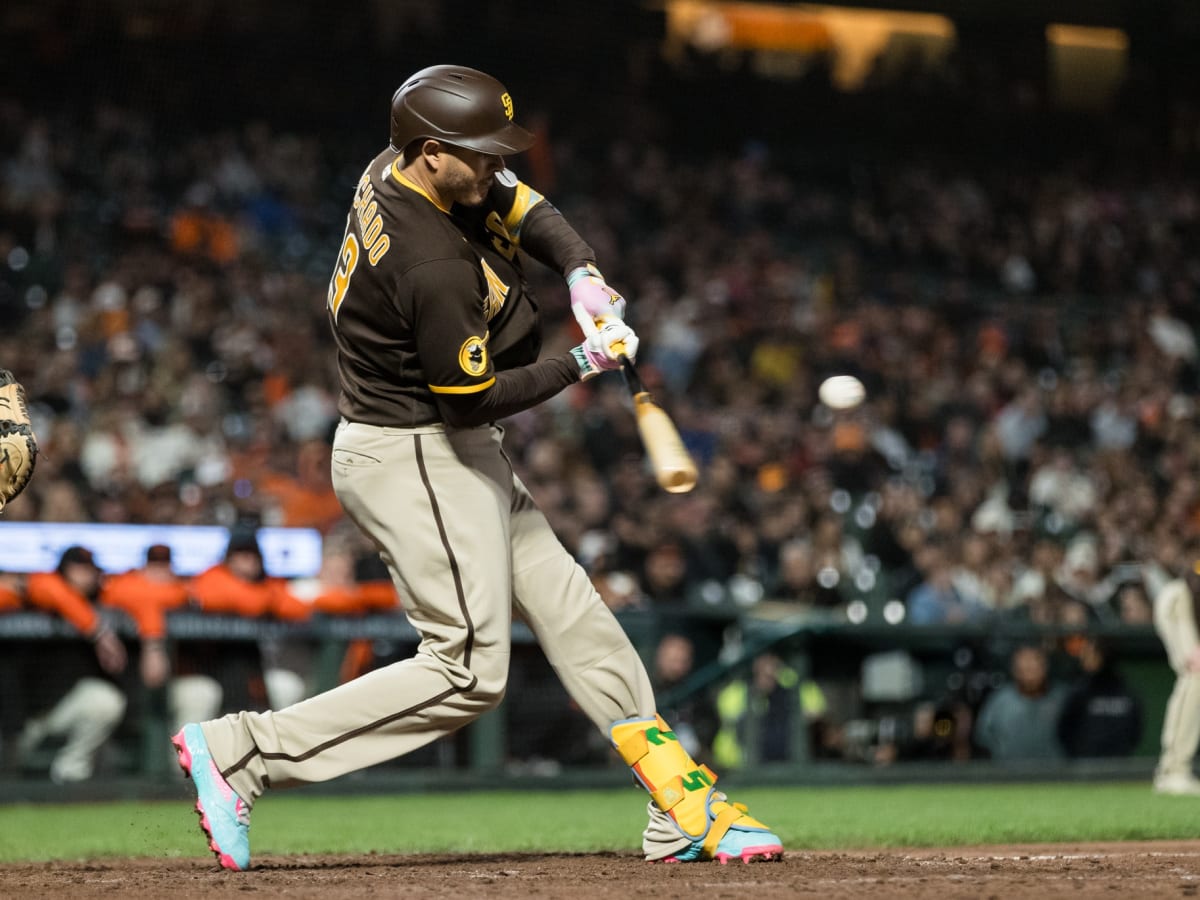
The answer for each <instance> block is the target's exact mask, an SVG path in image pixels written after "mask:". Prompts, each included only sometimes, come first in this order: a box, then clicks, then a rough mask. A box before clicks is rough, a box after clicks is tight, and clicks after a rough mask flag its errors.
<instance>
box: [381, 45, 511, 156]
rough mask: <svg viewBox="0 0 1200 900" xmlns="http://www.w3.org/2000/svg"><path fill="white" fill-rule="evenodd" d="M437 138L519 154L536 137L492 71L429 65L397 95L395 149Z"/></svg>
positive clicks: (482, 149) (483, 149) (394, 103)
mask: <svg viewBox="0 0 1200 900" xmlns="http://www.w3.org/2000/svg"><path fill="white" fill-rule="evenodd" d="M418 138H434V139H435V140H439V141H445V142H446V143H447V144H453V145H454V146H456V147H466V148H468V149H470V150H478V151H480V152H481V153H494V154H496V155H498V156H499V155H503V154H505V153H520V152H521V151H522V150H528V149H529V148H530V147H531V146H532V145H533V142H534V137H533V135H532V134H530V133H529V132H528V131H526V130H525V129H524V128H522V127H521V126H520V125H517V124H516V123H515V122H513V102H512V97H511V96H509V93H508V91H507V90H506V89H505V87H504V85H502V84H501V83H500V82H499V81H497V80H496V79H495V78H493V77H492V76H491V75H486V74H484V73H483V72H480V71H477V70H476V69H468V68H467V67H465V66H430V67H429V68H428V69H422V70H421V71H420V72H417V73H416V74H415V75H413V76H411V77H410V78H409V79H408V80H407V81H405V82H404V84H402V85H400V90H398V91H396V93H395V96H393V97H392V149H393V150H395V151H397V152H400V151H402V150H404V148H405V147H407V146H408V145H409V144H410V143H412V142H413V141H415V140H417V139H418Z"/></svg>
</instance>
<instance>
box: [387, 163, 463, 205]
mask: <svg viewBox="0 0 1200 900" xmlns="http://www.w3.org/2000/svg"><path fill="white" fill-rule="evenodd" d="M392 174H393V175H395V176H396V180H397V181H398V182H400V183H401V184H402V185H404V186H405V187H406V188H408V189H409V190H410V191H416V192H417V193H418V194H420V195H421V196H422V197H424V198H425V199H426V200H428V201H429V202H430V203H432V204H433V205H434V206H436V207H437V208H438V209H440V210H441V211H442V212H444V213H446V214H447V215H449V214H450V210H449V209H447V208H446V207H444V206H442V204H440V203H438V202H437V201H436V200H434V199H433V198H432V197H430V196H429V194H427V193H426V192H425V189H424V188H422V187H420V186H418V185H417V183H416V182H414V181H413V180H412V179H410V178H408V177H407V176H405V175H403V174H402V173H401V172H400V157H396V159H395V160H394V161H393V162H392Z"/></svg>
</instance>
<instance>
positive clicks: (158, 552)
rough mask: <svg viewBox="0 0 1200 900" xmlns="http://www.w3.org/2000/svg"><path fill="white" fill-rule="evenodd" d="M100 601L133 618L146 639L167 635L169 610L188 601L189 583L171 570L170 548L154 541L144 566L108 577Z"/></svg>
mask: <svg viewBox="0 0 1200 900" xmlns="http://www.w3.org/2000/svg"><path fill="white" fill-rule="evenodd" d="M100 602H101V603H102V604H103V605H105V606H110V607H112V608H114V609H119V610H121V611H122V612H124V613H126V614H127V615H128V616H129V617H130V618H131V619H133V621H134V622H135V623H136V624H137V629H138V634H139V635H141V637H142V638H143V639H146V640H158V639H161V638H162V637H164V636H165V633H166V613H167V612H168V611H169V610H172V609H178V608H180V607H182V606H186V605H187V602H188V592H187V585H186V584H185V583H184V582H183V581H182V580H181V579H180V578H178V577H177V576H176V575H175V572H174V571H173V570H172V569H171V548H170V547H168V546H166V545H165V544H155V545H153V546H151V547H150V548H148V549H147V551H146V565H145V567H144V568H141V569H131V570H129V571H128V572H124V573H122V574H120V575H113V576H111V577H109V578H108V579H106V580H105V582H104V587H103V588H101V590H100Z"/></svg>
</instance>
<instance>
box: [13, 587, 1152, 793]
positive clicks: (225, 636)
mask: <svg viewBox="0 0 1200 900" xmlns="http://www.w3.org/2000/svg"><path fill="white" fill-rule="evenodd" d="M104 615H105V616H106V617H108V619H109V621H110V623H111V624H112V625H113V626H114V628H115V629H116V630H117V631H118V632H119V633H121V634H122V635H123V636H125V637H126V639H128V640H131V641H132V640H133V638H134V634H135V631H134V628H133V626H132V623H131V622H130V621H129V620H128V619H126V618H125V617H124V616H122V615H121V614H120V613H114V612H113V611H111V610H108V611H105V613H104ZM618 617H619V618H620V619H621V621H622V624H623V625H624V627H625V628H626V630H627V632H628V633H629V634H630V636H631V638H632V639H633V640H634V643H635V646H637V648H638V650H639V652H640V653H641V654H642V655H643V658H644V659H645V660H646V662H647V665H648V666H651V665H652V663H653V654H654V648H655V646H656V644H657V642H658V640H659V639H660V638H661V637H662V636H663V635H664V634H666V633H668V632H684V633H687V632H690V633H691V635H692V636H694V637H695V639H696V643H697V646H698V647H701V648H703V647H706V646H708V647H712V646H716V641H717V640H718V638H719V640H720V641H721V646H722V649H721V651H720V652H703V653H701V654H700V655H699V656H698V659H699V660H700V664H699V665H697V666H696V668H695V669H694V670H693V672H692V674H691V675H690V676H689V677H687V678H685V679H684V680H683V681H681V682H679V683H677V684H675V685H673V686H671V687H668V688H665V689H661V690H660V692H659V695H658V699H659V707H660V709H663V710H674V709H678V708H683V707H685V706H686V704H687V702H688V700H689V699H690V698H693V697H697V696H702V695H709V696H712V695H713V694H715V693H716V692H717V691H719V690H720V689H721V688H722V686H724V685H727V684H729V683H730V682H731V681H733V680H736V679H745V678H747V677H748V676H749V672H750V668H751V666H752V664H753V660H754V659H755V658H756V657H757V656H758V655H760V654H762V653H765V652H772V653H775V654H777V655H779V657H780V658H781V659H783V660H784V661H785V662H786V664H787V665H788V666H789V667H790V668H791V669H792V670H793V671H794V672H796V673H797V674H798V676H799V677H801V678H804V679H808V678H812V679H815V680H818V681H823V682H824V683H826V684H837V683H844V684H847V685H849V686H850V688H849V689H850V690H851V692H853V691H854V689H855V685H856V683H857V684H858V685H859V686H861V682H862V678H863V671H864V662H865V661H867V660H873V659H877V658H880V657H881V656H885V657H889V658H894V657H895V655H896V654H900V655H901V656H902V658H904V659H906V660H907V661H908V663H909V669H908V670H907V671H908V672H909V673H910V674H911V672H912V671H916V672H918V673H919V675H920V678H919V681H920V682H921V684H920V685H919V688H918V690H917V693H918V694H919V695H920V697H918V698H913V699H920V698H922V697H923V698H924V699H926V700H929V699H934V700H937V699H938V698H939V697H940V696H942V695H947V694H953V693H954V692H960V693H966V692H969V691H970V690H971V689H972V685H973V684H974V686H975V687H976V688H980V687H981V686H982V689H984V690H986V689H987V688H988V687H989V686H994V685H995V684H996V683H998V681H999V680H1000V679H1002V678H1003V673H1004V671H1005V669H1006V660H1007V658H1008V655H1009V654H1010V653H1011V651H1012V649H1013V648H1015V647H1016V646H1017V645H1019V644H1021V643H1026V642H1040V643H1042V644H1043V645H1053V644H1056V643H1060V642H1062V641H1065V640H1068V639H1070V638H1071V637H1073V636H1077V635H1078V634H1079V633H1080V632H1079V629H1063V628H1055V627H1044V626H1035V625H1031V624H1028V623H1013V622H992V623H989V624H986V625H982V624H981V625H974V626H910V625H906V624H904V623H900V624H895V625H891V624H887V623H884V622H879V621H869V622H862V623H857V624H856V623H851V622H849V621H847V620H846V619H845V618H844V617H839V616H837V615H833V614H828V615H824V616H815V617H814V616H812V615H805V616H793V617H790V618H784V619H778V618H770V619H768V618H763V617H760V616H756V615H753V614H750V613H742V614H738V615H733V614H723V613H721V612H718V611H710V612H709V613H708V614H707V615H704V614H695V613H691V614H689V613H684V612H655V611H646V610H637V611H629V612H624V613H620V614H619V616H618ZM1087 633H1088V634H1091V635H1093V636H1096V637H1100V638H1101V639H1102V640H1103V641H1104V643H1105V645H1106V647H1107V648H1108V651H1109V652H1110V653H1111V654H1112V656H1113V658H1114V659H1115V660H1117V663H1118V666H1119V668H1120V671H1121V673H1122V675H1123V677H1124V678H1125V679H1126V681H1127V682H1128V684H1129V685H1130V687H1131V689H1132V690H1134V691H1135V692H1136V693H1137V694H1138V695H1139V696H1140V698H1141V700H1142V710H1143V716H1144V718H1143V728H1142V740H1141V743H1140V744H1139V746H1138V748H1137V750H1136V752H1135V753H1134V754H1133V756H1134V757H1135V759H1134V760H1133V761H1132V763H1131V764H1130V766H1129V769H1130V771H1136V772H1138V773H1139V774H1140V773H1141V770H1143V769H1145V768H1146V767H1147V766H1148V764H1149V761H1150V760H1152V757H1153V756H1154V754H1155V753H1156V752H1157V738H1158V733H1159V731H1160V730H1161V723H1162V714H1163V709H1164V707H1165V703H1166V698H1167V696H1168V695H1169V693H1170V690H1171V687H1172V685H1173V682H1174V676H1173V673H1172V672H1171V670H1170V668H1169V667H1168V665H1167V662H1166V658H1165V654H1164V652H1163V649H1162V646H1161V644H1160V642H1159V641H1158V639H1157V636H1156V635H1155V634H1154V632H1153V629H1152V628H1151V627H1149V626H1126V625H1108V626H1099V627H1096V628H1092V629H1089V630H1088V632H1087ZM79 640H80V638H79V637H78V635H77V633H75V632H74V631H73V629H72V628H71V626H70V625H68V624H66V623H64V622H62V621H61V620H59V619H56V618H54V617H52V616H48V615H45V614H42V613H37V612H16V613H10V614H5V615H0V704H7V703H10V702H12V699H13V692H17V691H28V690H31V689H32V688H33V687H34V686H31V685H29V684H22V683H20V681H19V679H14V677H13V675H12V674H11V672H12V668H11V663H12V661H13V660H15V659H17V658H19V657H20V655H21V654H22V653H23V654H26V658H27V659H28V658H29V655H30V654H32V655H33V657H34V658H35V659H36V657H37V655H38V654H39V648H43V647H46V646H48V642H55V641H79ZM167 640H168V643H169V645H170V647H171V650H172V653H173V655H174V653H175V651H177V650H178V648H179V647H181V646H184V645H191V646H192V647H195V646H201V645H203V646H209V647H214V648H226V649H229V648H234V649H236V648H239V647H241V648H246V647H251V646H254V647H261V646H264V645H267V644H270V643H271V642H281V641H282V642H300V643H302V644H304V645H306V646H307V647H308V649H309V659H310V661H311V672H310V675H311V678H310V688H311V691H312V692H316V691H320V690H324V689H327V688H329V687H332V686H334V685H335V684H337V683H338V681H339V679H340V678H342V677H344V675H345V669H344V663H345V659H346V652H347V648H348V647H350V646H351V644H352V643H353V642H360V641H367V642H371V643H372V644H373V645H375V646H377V647H384V648H388V651H389V652H390V653H392V654H393V655H394V658H402V657H403V656H406V655H409V654H410V653H411V652H412V651H413V650H415V648H416V643H417V634H416V632H415V631H414V629H413V628H412V626H411V625H410V624H409V623H408V621H407V620H406V619H405V617H404V616H403V615H402V614H399V613H397V614H378V615H368V616H361V617H344V618H343V617H332V616H316V617H314V618H313V619H311V620H309V621H306V622H301V623H284V622H277V621H268V620H257V619H245V618H240V617H236V616H214V615H209V614H202V613H196V612H191V611H177V612H173V613H171V614H169V616H168V620H167ZM513 646H514V655H515V657H520V658H521V659H525V660H540V666H533V667H532V668H531V669H530V671H529V672H528V673H526V674H525V675H524V676H523V677H524V680H523V681H521V682H520V687H519V689H515V690H514V688H513V687H510V690H509V694H508V696H507V697H506V699H505V701H504V702H503V703H502V705H501V707H500V708H499V709H497V710H496V711H494V712H492V713H489V714H487V715H485V716H483V717H481V718H480V719H479V720H477V721H476V722H475V723H473V724H472V725H471V726H469V727H468V728H466V729H464V730H463V733H462V734H461V736H460V737H459V739H458V742H457V744H455V745H452V749H451V750H449V751H447V750H446V749H445V748H443V749H441V750H440V751H434V755H432V756H428V757H424V758H422V759H420V760H418V761H417V765H418V766H426V767H433V768H438V769H442V770H447V771H453V772H460V773H462V774H473V775H476V776H479V777H484V778H486V777H487V776H489V775H494V774H496V773H499V772H502V771H504V770H505V767H506V766H509V765H511V763H512V761H513V753H512V747H513V745H514V744H515V743H519V742H521V741H522V740H524V741H525V743H526V744H527V745H528V743H529V741H530V740H532V741H535V742H536V741H537V740H538V735H537V734H536V733H535V734H529V733H527V731H528V729H529V722H530V721H534V722H537V721H538V720H539V718H541V719H547V720H548V721H546V722H545V723H544V724H545V725H547V727H548V730H547V732H546V733H551V732H567V731H571V732H572V733H573V734H575V735H577V736H581V735H582V736H586V735H587V734H588V733H590V732H591V731H593V729H590V726H589V725H588V724H587V723H586V722H585V721H584V720H583V719H582V715H581V714H579V713H578V711H572V710H570V709H569V704H567V703H566V702H560V701H562V698H564V697H565V693H563V692H562V691H561V687H560V686H558V685H557V683H556V682H554V676H553V674H552V672H551V671H550V670H549V668H548V665H546V664H545V663H544V659H543V658H541V657H540V653H539V651H537V649H536V644H535V642H534V638H533V635H532V634H531V632H530V631H529V629H528V628H527V627H525V626H524V625H523V624H521V623H514V625H513ZM385 661H386V660H385ZM913 667H915V668H913ZM33 670H34V671H36V666H34V667H33ZM6 671H7V672H9V674H8V675H5V674H4V672H6ZM21 671H22V672H24V673H26V675H25V676H24V677H26V678H28V674H27V673H28V672H29V671H30V668H29V667H28V666H26V667H25V668H23V669H21ZM893 671H895V670H893ZM552 689H554V690H556V691H557V692H558V693H557V694H555V695H554V696H555V697H557V698H558V699H557V700H554V699H542V698H545V697H550V695H549V694H545V693H543V692H546V691H550V690H552ZM902 694H903V691H899V692H898V693H897V697H896V698H893V699H894V700H895V699H897V698H899V699H900V700H902V699H903V697H902ZM861 700H862V698H861V697H859V698H857V699H856V701H855V702H857V703H859V704H860V705H861V706H862V707H863V709H860V710H859V713H858V714H859V716H860V719H859V720H856V721H864V722H868V723H869V721H870V704H869V703H868V704H862V703H861ZM543 702H544V703H545V711H544V714H543V712H539V709H538V708H537V707H538V704H540V703H543ZM827 702H829V703H835V704H836V703H839V702H846V701H845V700H844V698H841V699H839V698H837V697H831V698H829V699H828V701H827ZM530 705H532V706H533V707H534V708H533V709H529V708H528V707H529V706H530ZM883 705H884V706H885V707H886V706H887V704H883ZM901 705H902V704H901ZM895 706H896V704H895V703H893V704H892V705H891V706H890V707H888V708H893V709H894V708H895ZM235 708H240V707H235ZM130 710H131V712H130V714H129V715H128V716H127V718H128V720H129V721H127V722H126V723H125V725H124V726H123V728H122V731H121V733H120V735H119V736H118V745H119V746H118V747H117V748H116V753H117V757H118V761H117V767H118V768H120V769H121V770H122V771H123V772H125V773H128V774H136V775H138V776H142V777H146V776H149V777H159V776H165V775H168V774H170V775H173V774H175V773H174V772H173V771H172V770H171V766H170V760H169V756H168V755H167V754H165V753H164V751H163V742H164V736H165V735H166V733H167V731H168V725H167V721H166V713H165V703H164V699H163V691H161V690H159V691H145V690H143V691H142V693H141V696H137V697H133V698H131V703H130ZM864 710H865V711H864ZM226 711H233V710H232V709H227V710H226ZM763 714H764V712H763V711H762V710H760V709H756V708H751V709H749V710H748V711H747V716H748V723H747V724H748V727H747V728H746V729H745V732H746V733H747V734H756V733H758V729H757V728H756V727H754V726H755V724H756V722H755V719H756V717H758V716H761V715H763ZM864 716H865V718H862V717H864ZM810 725H811V723H810V722H809V721H808V720H806V718H805V717H804V716H803V715H797V716H795V717H794V721H792V722H791V723H790V727H791V728H792V729H793V731H794V734H793V740H792V741H791V745H790V746H791V748H792V749H791V752H790V753H789V755H788V759H787V760H785V761H781V762H777V763H776V764H774V765H772V766H767V767H762V768H764V771H765V770H770V771H772V772H773V773H774V776H775V777H802V775H803V772H804V771H805V770H810V769H812V768H813V767H815V766H821V765H823V764H825V763H828V762H829V760H828V759H827V758H820V757H821V754H820V753H819V752H816V753H814V746H813V742H812V735H811V731H810ZM535 731H536V729H535ZM6 737H7V736H6ZM577 739H578V740H583V739H585V738H584V737H578V738H577ZM743 750H744V752H745V754H746V756H745V763H746V765H747V766H748V767H749V766H756V768H758V767H757V765H756V764H757V763H758V762H759V760H758V759H757V758H756V757H757V755H758V748H756V747H755V745H754V740H753V739H752V738H751V739H749V740H748V741H747V742H746V746H744V747H743ZM814 757H816V758H814ZM591 759H592V761H593V762H595V761H597V760H598V759H599V757H596V756H593V757H591ZM576 762H578V759H577V760H576ZM584 765H586V760H585V761H584ZM1119 770H1120V769H1119V768H1118V771H1119ZM27 774H28V773H27ZM33 774H34V776H35V777H36V771H35V772H34V773H33Z"/></svg>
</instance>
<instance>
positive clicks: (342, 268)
mask: <svg viewBox="0 0 1200 900" xmlns="http://www.w3.org/2000/svg"><path fill="white" fill-rule="evenodd" d="M357 267H358V238H356V237H355V236H354V235H353V234H348V235H346V240H345V241H343V242H342V252H341V253H339V254H338V265H337V268H336V269H334V270H333V280H332V281H331V282H329V311H330V312H331V313H333V318H334V319H335V320H336V319H337V314H338V308H339V307H340V306H341V305H342V300H344V299H345V297H346V288H348V287H350V276H351V275H353V274H354V270H355V268H357Z"/></svg>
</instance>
